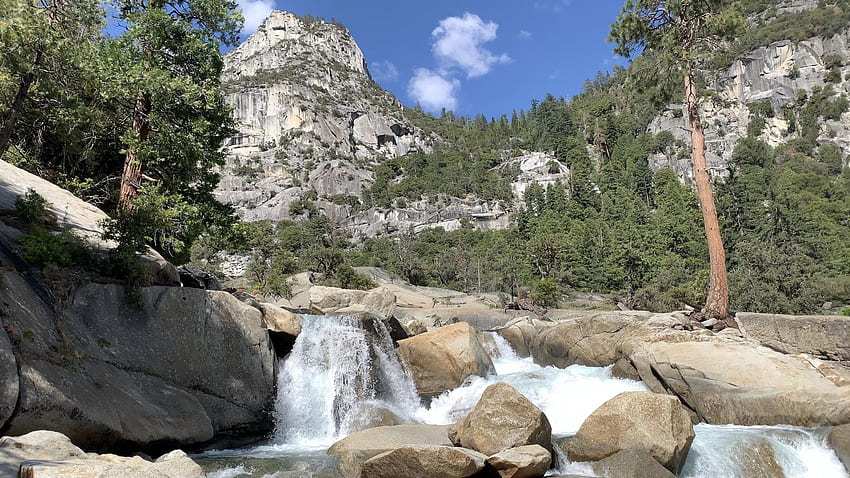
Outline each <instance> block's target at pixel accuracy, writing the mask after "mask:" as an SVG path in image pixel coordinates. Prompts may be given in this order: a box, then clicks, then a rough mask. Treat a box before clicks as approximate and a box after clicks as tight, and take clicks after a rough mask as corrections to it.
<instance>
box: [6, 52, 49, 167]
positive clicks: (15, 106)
mask: <svg viewBox="0 0 850 478" xmlns="http://www.w3.org/2000/svg"><path fill="white" fill-rule="evenodd" d="M41 56H42V50H41V49H39V50H38V51H36V53H35V59H34V60H33V66H32V69H31V70H30V71H28V72H26V73H25V74H24V76H22V77H21V82H20V83H19V84H18V92H17V93H16V94H15V99H13V100H12V104H11V105H10V106H9V112H8V113H6V119H5V120H3V129H0V158H2V157H3V156H4V155H5V154H6V151H7V150H8V149H9V143H10V142H11V141H12V132H13V131H14V130H15V125H16V124H17V123H18V116H20V115H21V109H23V106H24V101H26V99H27V94H28V93H29V90H30V86H32V82H33V81H35V69H36V68H37V67H38V65H39V63H41Z"/></svg>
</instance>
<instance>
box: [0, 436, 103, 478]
mask: <svg viewBox="0 0 850 478" xmlns="http://www.w3.org/2000/svg"><path fill="white" fill-rule="evenodd" d="M85 456H86V452H84V451H83V450H81V449H80V448H79V447H77V446H76V445H74V444H73V443H71V439H70V438H68V437H66V436H65V435H63V434H61V433H57V432H51V431H48V430H37V431H34V432H30V433H27V434H26V435H21V436H6V437H2V438H0V476H3V477H14V476H18V469H19V468H20V467H21V463H23V462H24V461H26V460H51V461H53V460H67V459H70V458H79V457H85Z"/></svg>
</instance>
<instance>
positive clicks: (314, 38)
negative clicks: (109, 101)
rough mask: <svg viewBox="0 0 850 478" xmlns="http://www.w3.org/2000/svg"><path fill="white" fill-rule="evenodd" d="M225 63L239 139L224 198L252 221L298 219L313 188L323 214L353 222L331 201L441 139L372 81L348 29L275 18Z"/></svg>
mask: <svg viewBox="0 0 850 478" xmlns="http://www.w3.org/2000/svg"><path fill="white" fill-rule="evenodd" d="M224 61H225V68H224V72H223V74H222V82H223V85H224V88H225V91H226V92H227V96H226V100H227V102H228V103H230V104H231V105H233V106H234V108H235V114H236V118H237V119H238V121H239V135H238V136H236V137H234V138H232V139H231V140H230V142H229V145H228V146H229V147H230V149H231V151H232V153H233V155H232V157H231V158H230V159H229V160H228V164H227V167H226V168H225V169H224V171H223V172H224V175H223V177H222V182H221V184H220V185H219V190H218V196H219V198H220V199H221V200H223V201H224V202H226V203H230V204H234V205H235V206H237V207H238V208H239V209H240V210H241V212H242V213H243V215H244V216H245V217H246V218H247V219H249V220H261V219H271V220H281V219H286V218H289V217H290V211H289V206H290V205H291V203H292V202H293V201H295V200H298V199H300V197H301V195H302V194H304V193H305V192H307V191H308V190H309V189H310V188H313V189H315V190H316V192H317V193H318V194H319V195H320V196H322V198H324V199H323V200H321V201H318V204H319V206H320V207H321V208H322V209H323V210H325V211H326V212H327V213H329V215H331V216H332V217H336V218H340V219H342V218H345V217H346V216H347V215H348V209H349V207H348V206H340V205H337V204H334V203H333V202H331V201H328V200H327V199H326V198H329V197H330V196H334V195H343V196H345V195H355V196H356V195H358V194H359V193H360V191H361V190H362V189H363V188H364V187H366V186H368V185H370V184H371V183H372V182H373V178H372V174H371V171H370V170H369V168H368V167H366V166H367V165H368V164H370V163H371V162H374V161H377V160H380V159H386V158H392V157H396V156H400V155H403V154H407V153H408V152H410V151H412V150H429V149H430V146H429V144H430V142H431V141H432V139H429V138H427V137H426V136H425V135H424V134H422V132H421V131H418V130H417V129H416V128H415V127H414V126H413V124H411V123H410V122H408V121H406V120H405V119H404V117H403V113H402V111H401V104H400V103H399V101H398V100H397V99H396V98H394V97H393V96H392V95H391V94H389V93H387V92H386V91H384V90H382V89H381V88H380V87H379V86H378V85H377V84H375V83H374V82H373V81H372V79H371V77H370V75H369V72H368V70H367V68H366V61H365V60H364V58H363V53H362V52H361V51H360V48H359V47H358V46H357V43H356V42H355V41H354V39H353V38H352V37H351V35H350V34H349V33H348V31H347V30H346V29H345V27H343V26H341V25H339V24H331V23H325V22H324V21H306V20H304V19H301V18H299V17H297V16H295V15H293V14H291V13H287V12H281V11H274V12H272V14H271V15H270V16H269V17H268V18H267V19H266V20H265V22H263V24H262V25H260V27H259V28H258V29H257V31H256V32H255V33H254V34H252V35H251V36H250V37H249V38H248V39H247V40H245V42H244V43H242V44H241V45H240V46H239V47H238V48H235V49H233V50H231V51H230V52H228V53H227V54H226V55H225V58H224ZM302 184H309V187H304V186H302Z"/></svg>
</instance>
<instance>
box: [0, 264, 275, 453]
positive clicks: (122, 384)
mask: <svg viewBox="0 0 850 478" xmlns="http://www.w3.org/2000/svg"><path fill="white" fill-rule="evenodd" d="M3 280H4V281H5V283H7V284H10V285H11V286H12V287H11V288H10V289H9V290H14V291H15V292H14V294H11V293H9V292H8V291H7V290H6V289H5V288H0V300H2V301H3V302H5V303H7V304H10V309H9V313H8V314H5V315H3V316H2V317H0V321H2V322H3V324H4V326H5V327H6V329H7V330H12V331H20V332H19V335H20V336H21V339H20V340H18V341H17V345H16V347H17V349H18V352H19V355H18V356H19V357H21V360H20V363H19V367H20V388H21V390H20V400H19V404H18V408H17V411H16V413H15V415H14V416H13V417H12V418H11V419H10V420H9V423H8V430H7V433H10V434H24V433H27V432H30V431H33V430H38V429H50V430H55V431H60V432H63V433H65V434H66V435H68V436H69V437H71V439H72V440H73V441H74V442H75V443H77V444H78V445H80V446H85V447H87V448H93V449H105V448H109V447H111V446H115V445H121V446H133V447H137V448H143V449H151V450H162V449H163V448H174V447H178V446H184V445H187V444H199V443H203V442H207V441H209V440H211V439H213V438H215V439H216V440H218V439H230V438H239V437H243V436H246V435H248V436H251V435H255V434H261V433H265V432H267V431H268V430H269V429H270V428H271V426H272V420H271V417H270V416H269V414H268V410H270V409H271V406H272V404H273V401H274V383H275V376H274V370H275V357H274V352H273V350H272V349H271V345H270V342H269V338H268V333H267V332H266V329H265V326H264V325H263V322H262V318H261V314H260V312H259V311H258V310H256V309H255V308H253V307H250V306H248V305H245V304H243V303H241V302H240V301H238V300H237V299H235V298H233V297H232V296H231V295H230V294H227V293H225V292H215V291H205V290H200V289H191V288H179V287H146V288H141V289H139V290H138V295H137V298H138V301H136V302H134V303H132V304H131V303H128V301H127V291H126V290H125V289H124V288H122V287H119V286H115V285H105V284H87V285H84V286H82V287H80V288H78V289H77V290H75V291H74V292H73V293H71V294H70V296H69V297H68V298H67V299H66V302H67V303H66V305H65V308H64V310H57V309H56V308H55V304H54V303H52V302H51V300H50V298H49V296H47V295H46V294H44V293H43V292H42V291H41V290H40V289H39V288H38V287H37V285H33V284H32V283H31V282H30V281H27V280H26V279H24V278H23V277H22V276H21V275H20V274H17V273H14V272H9V271H6V272H5V273H4V277H3Z"/></svg>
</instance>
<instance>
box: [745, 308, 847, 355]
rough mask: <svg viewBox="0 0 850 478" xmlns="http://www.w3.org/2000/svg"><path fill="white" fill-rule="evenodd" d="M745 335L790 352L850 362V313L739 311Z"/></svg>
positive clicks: (781, 350)
mask: <svg viewBox="0 0 850 478" xmlns="http://www.w3.org/2000/svg"><path fill="white" fill-rule="evenodd" d="M735 319H736V320H737V321H738V323H739V324H740V325H741V330H742V332H743V333H744V336H745V337H748V338H751V339H753V340H756V341H758V342H761V343H762V344H764V345H765V346H767V347H770V348H772V349H774V350H778V351H780V352H784V353H789V354H810V355H814V356H815V357H818V358H820V359H824V360H835V361H841V362H850V317H841V316H836V315H779V314H753V313H747V312H739V313H738V314H737V315H736V316H735Z"/></svg>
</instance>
